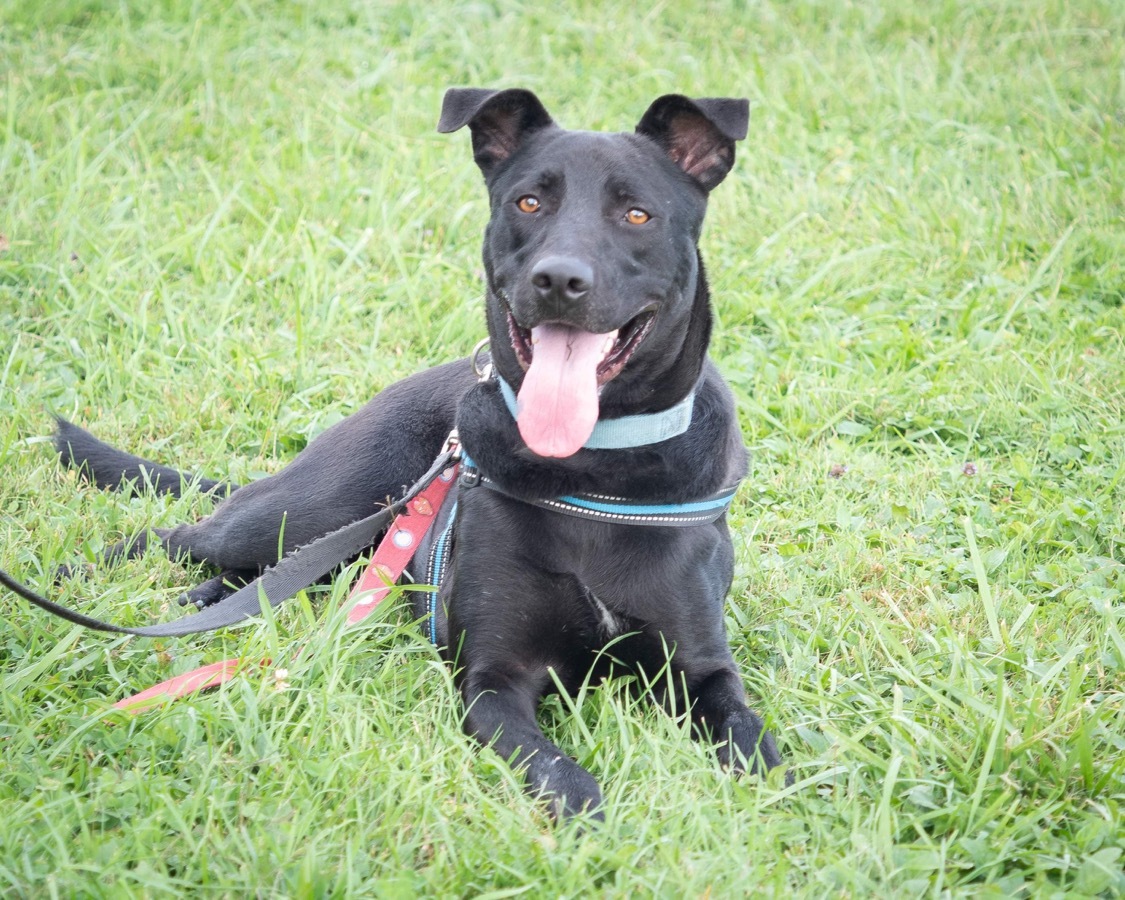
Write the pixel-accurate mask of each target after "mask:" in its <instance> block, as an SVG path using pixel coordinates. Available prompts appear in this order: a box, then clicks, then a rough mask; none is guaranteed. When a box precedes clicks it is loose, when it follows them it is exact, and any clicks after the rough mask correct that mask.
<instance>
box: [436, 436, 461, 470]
mask: <svg viewBox="0 0 1125 900" xmlns="http://www.w3.org/2000/svg"><path fill="white" fill-rule="evenodd" d="M441 452H442V453H443V454H444V453H449V454H452V455H451V456H450V457H449V461H450V462H457V461H458V460H459V459H460V458H461V435H459V434H458V433H457V429H456V428H454V429H453V430H452V431H451V432H449V437H447V438H446V439H445V443H444V444H443V445H442V448H441Z"/></svg>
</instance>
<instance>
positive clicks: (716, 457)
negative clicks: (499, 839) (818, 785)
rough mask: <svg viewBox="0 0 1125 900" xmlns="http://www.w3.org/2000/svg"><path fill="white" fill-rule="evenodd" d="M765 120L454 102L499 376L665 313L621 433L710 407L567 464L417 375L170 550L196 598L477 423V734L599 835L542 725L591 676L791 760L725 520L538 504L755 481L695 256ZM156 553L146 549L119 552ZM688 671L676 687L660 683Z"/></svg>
mask: <svg viewBox="0 0 1125 900" xmlns="http://www.w3.org/2000/svg"><path fill="white" fill-rule="evenodd" d="M746 117H747V105H746V102H745V101H740V100H725V99H722V100H720V99H710V100H696V101H693V100H690V99H688V98H686V97H682V96H679V95H668V96H666V97H662V98H660V99H658V100H657V101H656V102H655V103H653V104H652V106H651V107H650V108H649V110H648V111H647V112H646V113H645V115H644V116H643V117H642V119H641V121H640V124H639V125H638V127H637V132H636V133H635V134H600V133H590V132H572V131H565V130H563V129H562V128H560V127H558V126H557V125H556V124H555V123H554V121H553V120H552V119H551V117H550V116H549V115H548V114H547V112H546V110H545V109H544V108H543V106H542V104H541V103H540V102H539V100H538V98H536V97H535V95H534V94H532V93H530V92H529V91H523V90H508V91H499V92H493V91H483V90H451V91H449V92H448V93H447V95H446V100H445V103H444V107H443V111H442V116H441V122H440V123H439V130H441V131H453V130H456V129H458V128H460V127H462V126H468V127H469V129H470V130H471V132H472V142H473V149H474V157H475V159H476V161H477V163H478V165H479V166H480V168H481V170H482V172H483V174H484V177H485V181H486V183H487V185H488V190H489V196H490V199H491V209H492V213H491V220H490V222H489V224H488V227H487V230H486V233H485V240H484V250H483V256H484V265H485V271H486V274H487V280H488V285H487V304H486V316H487V321H488V330H489V336H490V339H491V356H492V362H493V365H494V366H495V367H496V370H497V371H498V372H499V373H500V375H502V376H503V377H504V378H505V379H506V380H507V381H508V383H509V384H511V385H512V386H513V388H514V389H516V390H517V391H518V390H519V388H520V385H521V384H522V382H523V378H524V371H523V368H522V366H521V364H520V361H519V357H518V355H517V351H516V349H515V347H514V346H513V343H512V340H511V339H510V333H509V316H511V320H512V321H514V322H515V323H516V325H517V326H518V327H519V328H524V329H530V328H532V327H534V326H536V325H539V324H542V323H563V324H565V325H568V326H571V327H573V328H576V329H581V330H582V331H586V332H592V333H598V334H600V333H605V332H609V331H612V330H616V329H624V328H625V326H626V325H627V323H629V322H631V321H636V320H638V317H639V318H640V319H641V320H643V318H644V317H645V316H647V315H649V314H653V315H654V318H653V320H652V326H651V328H650V330H649V332H648V333H647V336H646V337H645V339H644V340H643V342H642V343H641V344H640V345H639V347H638V348H637V349H636V351H635V353H634V354H633V355H632V357H631V358H630V359H629V360H628V362H627V363H626V364H625V366H624V368H622V369H621V370H620V372H619V373H618V374H617V375H616V377H614V378H612V380H610V381H609V382H608V383H606V384H604V386H603V387H602V388H601V393H600V396H599V409H600V415H601V417H602V418H603V419H610V418H616V417H619V416H623V415H634V414H639V413H649V412H656V411H661V410H664V409H667V408H669V407H671V406H673V405H674V404H676V403H677V402H679V401H680V400H682V399H683V398H684V397H686V396H687V394H688V393H689V392H691V391H692V390H694V391H695V406H694V413H693V416H692V421H691V425H690V427H689V428H688V430H687V431H686V432H685V433H683V434H681V435H680V436H678V437H674V438H672V439H670V440H666V441H662V442H660V443H656V444H650V445H647V446H643V447H638V448H634V449H627V450H588V449H581V450H579V451H578V452H576V453H574V454H573V455H570V456H566V457H563V458H546V457H541V456H537V455H536V454H534V453H533V452H532V451H531V450H529V449H528V447H527V446H526V444H525V443H524V442H523V439H522V438H521V436H520V431H519V429H518V428H517V425H516V423H515V421H513V419H512V416H511V414H510V413H509V412H508V410H507V408H506V406H505V405H504V402H503V399H502V397H501V396H500V393H499V390H498V388H497V385H496V383H495V381H487V382H478V381H477V379H476V377H475V376H474V375H473V373H472V370H471V367H470V365H469V363H468V361H467V360H461V361H459V362H455V363H450V364H448V365H444V366H440V367H438V368H435V369H431V370H429V371H426V372H422V373H419V374H417V375H414V376H412V377H410V378H407V379H405V380H404V381H402V382H399V383H397V384H395V385H392V386H391V387H389V388H387V389H386V390H384V391H383V392H382V393H380V394H379V395H378V396H376V397H375V398H374V399H373V400H372V401H371V402H370V403H368V404H367V405H366V406H365V407H364V408H363V409H361V410H360V411H359V412H358V413H356V414H355V415H353V416H352V417H351V418H349V419H346V420H344V421H343V422H340V423H339V424H337V425H336V426H334V427H333V428H331V429H329V430H328V431H326V432H325V433H324V434H322V435H320V436H319V437H318V438H317V439H316V440H314V441H313V442H312V443H311V444H309V446H308V447H307V448H306V449H305V450H304V451H302V452H301V453H300V454H299V455H298V456H297V458H296V459H295V460H294V461H293V462H292V463H291V464H290V465H289V466H288V467H286V468H285V469H283V470H282V471H281V472H279V473H278V474H277V475H274V476H272V477H270V478H266V479H263V480H261V481H257V482H254V483H252V484H248V485H245V486H243V487H240V488H238V489H237V490H235V491H234V492H233V493H232V494H231V495H230V496H229V498H227V499H226V500H224V501H223V502H222V503H221V504H220V506H219V507H218V508H217V509H216V511H215V512H214V513H213V514H212V515H211V516H208V517H207V518H205V519H203V520H202V521H199V522H196V523H195V524H190V525H181V526H178V527H176V528H171V529H155V530H154V531H153V532H152V533H153V534H155V536H156V537H157V538H158V539H159V540H160V542H161V543H162V544H163V546H164V547H165V548H166V550H167V551H168V552H169V553H171V554H173V555H181V556H184V557H187V558H190V559H192V560H196V561H200V562H207V563H210V564H212V565H214V566H216V567H218V568H219V569H220V570H221V572H222V574H221V575H220V576H219V577H218V578H216V579H212V580H211V581H209V582H207V583H206V584H205V585H202V586H201V587H200V588H199V589H197V590H198V597H200V598H201V599H205V600H207V601H208V602H210V601H213V600H215V599H218V598H219V597H221V596H222V595H223V594H224V593H225V592H227V591H228V590H229V588H228V587H226V586H225V585H224V581H223V579H224V578H226V579H231V580H234V581H239V580H245V578H247V577H249V576H250V575H251V574H253V573H255V572H257V571H258V570H260V569H261V568H262V567H263V566H266V565H268V564H270V563H272V562H274V561H275V560H276V557H277V551H278V546H279V533H283V547H284V549H285V550H286V551H289V550H291V549H293V548H294V547H296V546H298V545H301V544H304V543H307V542H309V541H311V540H312V539H314V538H316V537H319V536H320V535H322V534H325V533H327V532H329V531H331V530H334V529H336V528H338V527H340V526H342V525H344V524H347V523H348V522H351V521H354V520H356V519H359V518H361V517H364V516H367V515H369V514H371V513H372V512H373V511H374V510H375V509H376V508H377V507H378V506H380V505H381V504H384V503H385V502H386V501H387V500H388V498H390V497H393V496H396V495H398V494H400V493H401V492H402V491H403V489H404V488H405V487H406V486H407V485H408V484H410V483H412V482H413V481H414V480H415V479H416V478H418V477H419V476H420V475H421V474H422V473H423V472H424V471H425V470H426V468H427V467H428V465H429V463H430V462H431V461H432V460H433V458H434V457H435V456H436V455H437V453H438V451H439V449H440V447H441V445H442V442H443V440H444V438H445V437H446V435H447V434H448V433H449V431H450V429H451V428H452V427H453V425H454V424H455V423H456V426H457V428H458V429H459V431H460V434H461V439H462V441H463V443H464V446H465V448H466V450H467V451H468V453H469V454H471V456H472V457H473V459H474V460H475V461H476V463H477V464H478V465H479V467H480V469H481V470H482V471H483V472H484V473H486V474H487V475H488V476H489V477H490V478H492V479H493V480H494V481H495V482H496V483H497V484H498V485H500V486H501V487H502V488H503V489H504V491H505V493H498V492H495V491H490V490H487V489H481V488H474V489H466V488H462V489H461V492H460V496H459V506H458V513H457V525H456V535H457V537H456V544H457V552H456V554H455V555H454V557H453V561H452V564H451V569H450V571H449V573H448V575H447V578H446V580H445V582H444V583H443V585H442V588H441V593H440V600H441V604H442V606H441V609H440V615H439V616H438V622H439V625H440V628H439V643H441V644H442V646H444V647H446V648H449V649H447V653H448V654H449V655H450V656H451V657H454V656H455V657H456V662H457V682H458V685H459V688H460V691H461V693H462V695H463V698H464V701H465V707H466V715H465V728H466V731H467V732H468V733H469V734H470V735H472V736H473V737H475V738H476V739H477V740H479V741H480V742H482V743H484V744H490V745H491V746H492V747H494V748H495V750H496V751H497V752H498V753H500V754H501V755H502V756H504V757H505V758H507V759H509V760H511V761H512V762H513V764H515V765H517V766H519V767H521V768H524V769H525V770H526V777H527V781H528V785H529V789H530V790H531V791H533V792H534V793H536V794H537V795H540V796H542V797H543V798H544V799H546V800H547V801H548V802H549V804H550V807H551V809H552V811H553V812H554V813H555V814H557V815H572V814H575V813H579V812H582V811H583V810H585V811H590V812H592V813H593V814H594V815H595V816H600V815H601V813H600V811H599V809H598V808H599V806H600V804H601V794H600V791H599V789H598V786H597V784H596V782H595V781H594V779H593V777H592V776H591V775H590V774H589V773H588V772H586V771H585V770H583V769H582V768H581V767H580V766H578V764H577V763H575V762H573V761H572V760H571V759H570V758H569V757H568V756H566V755H565V754H564V753H563V752H562V751H561V750H560V749H559V748H557V747H556V746H554V745H553V744H552V743H550V741H548V740H547V738H546V737H545V736H544V735H543V733H542V732H541V731H540V729H539V727H538V725H537V724H536V708H537V706H538V703H539V700H540V699H541V698H542V697H543V695H544V694H546V693H548V692H550V691H552V690H554V679H555V678H557V679H558V681H559V682H561V684H563V685H564V687H566V688H568V689H573V688H575V687H577V686H578V685H580V684H581V683H582V681H583V680H584V679H585V678H587V677H588V676H589V675H590V673H591V671H592V672H593V674H594V676H595V677H598V676H600V675H608V674H610V672H611V670H614V671H622V670H625V671H629V670H631V671H637V672H641V673H643V674H644V675H645V676H647V677H648V678H649V679H652V680H653V682H654V683H653V686H652V690H653V691H654V693H656V694H657V696H658V699H660V700H661V701H662V702H664V703H666V704H667V705H669V706H674V707H675V708H677V709H680V710H685V709H690V710H691V715H692V717H693V720H694V721H695V723H696V725H697V726H698V727H697V731H698V733H699V734H700V735H701V736H704V737H706V738H707V739H709V740H712V741H714V742H715V743H716V744H717V746H718V752H719V754H720V758H721V759H722V761H723V762H724V763H726V764H729V765H730V766H732V767H733V768H735V769H736V770H741V769H743V768H749V769H751V770H753V771H763V770H764V769H767V768H769V767H772V766H776V765H778V764H779V763H780V761H781V760H780V757H779V755H778V752H777V749H776V747H775V745H774V742H773V739H772V737H771V736H770V735H769V734H768V733H766V732H765V731H764V729H763V726H762V722H761V720H760V719H759V718H758V717H757V716H756V715H755V714H754V713H753V712H751V711H750V709H749V708H748V707H747V705H746V701H745V695H744V692H743V688H742V684H741V680H740V678H739V676H738V673H737V670H736V668H735V664H734V660H733V658H732V656H731V652H730V649H729V647H728V643H727V638H726V635H725V633H724V627H723V604H724V602H725V597H726V594H727V591H728V590H729V588H730V583H731V577H732V569H733V552H732V547H731V540H730V536H729V534H728V531H727V526H726V522H725V519H719V520H718V521H717V522H715V523H714V524H710V525H702V526H694V527H690V528H652V527H648V528H645V527H636V526H623V525H615V524H606V523H600V522H589V521H584V520H580V519H576V518H571V517H568V516H565V515H560V514H559V513H556V512H553V511H549V510H544V509H541V508H537V507H534V506H531V505H528V504H525V503H522V502H521V501H520V500H519V499H517V498H519V497H527V498H542V497H556V496H559V495H565V494H573V493H596V494H604V495H615V496H623V497H629V498H633V499H638V500H650V501H654V502H662V503H673V502H678V501H687V500H692V499H698V498H701V497H705V496H707V495H709V494H712V493H714V492H716V491H718V490H720V489H721V488H724V487H727V486H729V485H731V484H733V483H734V482H736V481H737V480H738V479H739V478H741V477H742V476H743V475H744V474H745V471H746V455H745V451H744V449H743V446H742V441H741V437H740V435H739V432H738V427H737V420H736V416H735V411H734V403H733V401H732V398H731V395H730V392H729V390H728V388H727V387H726V385H725V383H724V382H723V380H722V378H721V377H720V375H719V374H718V372H717V371H716V369H715V368H714V366H713V365H711V363H710V362H709V361H708V359H707V345H708V341H709V338H710V333H711V327H712V317H711V309H710V300H709V294H708V289H707V281H706V277H705V273H704V270H703V266H702V263H701V261H700V258H699V254H698V251H697V249H696V244H697V241H698V238H699V233H700V229H701V227H702V223H703V216H704V212H705V209H706V201H707V194H708V192H709V191H710V190H711V189H712V188H714V187H715V186H716V185H718V184H719V183H720V182H721V181H722V179H723V178H724V177H725V175H726V174H727V172H728V171H729V170H730V167H731V166H732V165H733V162H734V142H735V141H736V140H738V139H741V138H742V137H744V136H745V134H746ZM528 194H534V195H535V197H536V198H537V201H538V203H539V204H540V205H539V208H538V210H537V211H536V213H535V214H534V215H529V214H527V213H526V212H525V211H521V209H520V208H518V204H517V200H519V198H520V197H522V196H525V195H528ZM634 209H641V210H644V211H647V213H650V214H651V216H650V218H649V219H648V221H646V222H645V223H644V224H643V225H642V226H637V225H635V224H629V223H628V222H627V221H626V219H625V214H626V213H627V212H628V211H630V210H634ZM544 271H546V272H547V277H544V276H543V273H544ZM622 333H625V332H624V330H623V332H622ZM58 446H59V450H60V453H61V454H62V455H63V458H64V460H65V461H67V462H68V463H70V464H72V465H76V466H79V467H80V468H81V469H82V470H83V471H85V472H86V473H87V474H88V475H89V476H90V477H92V478H93V479H94V480H95V481H96V482H97V483H98V484H99V485H102V486H106V487H114V486H118V485H121V484H122V483H137V484H151V485H153V486H154V487H156V488H158V489H160V490H164V491H168V492H170V493H178V492H179V491H180V489H181V486H182V485H183V484H185V483H187V482H189V481H194V482H195V483H196V484H197V485H198V486H199V489H200V490H204V491H216V492H217V491H220V490H233V487H232V486H229V485H224V484H222V483H220V482H214V481H209V480H206V479H197V478H190V477H188V476H183V475H181V474H180V473H178V472H176V471H175V470H172V469H168V468H166V467H163V466H157V465H154V464H152V463H148V462H145V461H143V460H140V459H138V458H136V457H133V456H130V455H128V454H125V453H122V452H120V451H117V450H114V449H113V448H110V447H107V446H106V445H105V444H102V443H101V442H99V441H97V440H96V439H95V438H93V437H92V436H91V435H89V434H88V433H87V432H85V431H82V430H81V429H79V428H77V427H76V426H73V425H71V424H69V423H67V422H64V421H60V424H59V436H58ZM505 494H507V495H510V496H507V495H505ZM144 545H145V540H144V538H139V539H134V540H133V541H129V542H125V543H123V544H122V545H119V547H118V548H115V550H114V551H111V555H133V554H135V553H136V552H139V550H140V549H143V547H144ZM607 644H609V645H611V646H610V649H609V651H608V652H603V650H604V649H605V648H606V646H607ZM669 657H670V659H669ZM669 666H670V672H671V677H663V678H658V677H657V676H658V674H659V673H660V672H662V671H664V670H665V668H666V667H669ZM669 686H671V690H672V692H673V694H674V696H673V695H669V694H668V693H667V691H668V687H669Z"/></svg>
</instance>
